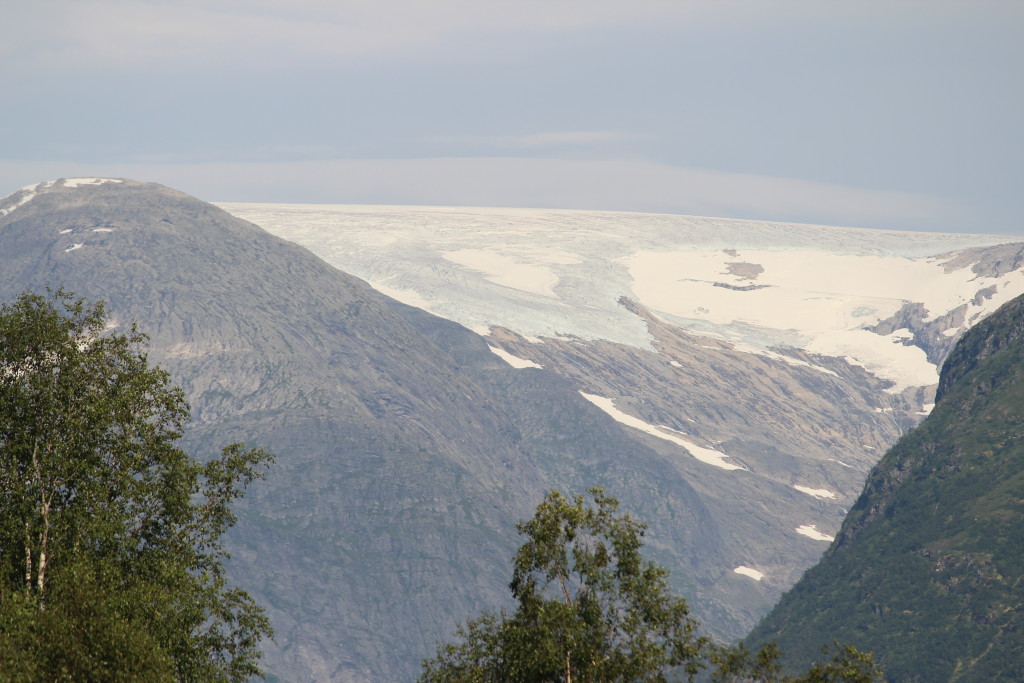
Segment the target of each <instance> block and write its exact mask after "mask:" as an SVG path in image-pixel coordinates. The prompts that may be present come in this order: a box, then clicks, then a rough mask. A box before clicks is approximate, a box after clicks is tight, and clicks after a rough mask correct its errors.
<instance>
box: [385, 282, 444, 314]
mask: <svg viewBox="0 0 1024 683" xmlns="http://www.w3.org/2000/svg"><path fill="white" fill-rule="evenodd" d="M370 286H371V287H373V288H374V289H376V290H377V291H378V292H380V293H381V294H383V295H384V296H389V297H391V298H392V299H394V300H395V301H400V302H402V303H403V304H406V305H407V306H412V307H413V308H421V309H423V310H424V311H427V312H428V313H433V311H431V310H430V306H431V302H430V301H429V300H427V299H426V298H424V297H423V296H422V295H420V293H419V292H416V291H413V290H411V289H398V288H395V287H389V286H388V285H386V284H384V283H382V282H371V283H370Z"/></svg>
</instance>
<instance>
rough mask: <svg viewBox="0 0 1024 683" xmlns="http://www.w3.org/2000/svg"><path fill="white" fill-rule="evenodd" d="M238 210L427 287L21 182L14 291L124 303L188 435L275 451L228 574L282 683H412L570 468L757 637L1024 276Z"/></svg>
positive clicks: (594, 227)
mask: <svg viewBox="0 0 1024 683" xmlns="http://www.w3.org/2000/svg"><path fill="white" fill-rule="evenodd" d="M229 208H231V209H232V211H235V212H236V213H242V214H244V213H245V212H244V211H242V209H239V208H237V207H229ZM339 211H340V212H341V214H343V215H345V216H347V217H348V218H347V219H346V221H347V222H346V221H343V222H342V223H341V224H339V223H338V221H337V216H338V213H339ZM261 212H262V213H261ZM245 215H251V216H253V217H256V218H258V219H259V220H260V221H261V222H265V223H267V224H268V227H270V228H271V229H273V230H275V231H277V232H280V233H281V234H286V233H287V236H288V237H289V238H291V239H295V240H296V241H300V242H302V243H303V244H306V245H307V246H309V247H311V248H314V249H316V250H317V251H318V252H319V254H320V255H321V256H322V257H323V258H324V259H326V260H327V261H329V262H330V263H331V264H332V265H333V266H337V267H340V268H342V270H346V271H348V270H350V268H349V266H347V265H344V263H343V262H344V261H346V260H351V261H352V263H353V266H352V267H351V270H352V271H354V272H355V274H356V275H358V276H360V277H366V278H368V279H369V280H371V281H372V283H373V284H374V286H376V287H377V288H378V289H380V290H381V291H382V292H384V293H386V294H395V295H398V296H399V297H401V298H402V299H403V300H404V301H405V302H406V304H417V305H416V306H413V305H406V304H403V303H399V302H397V301H395V300H393V299H391V298H389V297H388V296H384V294H382V293H380V292H378V291H375V290H374V289H373V288H371V287H370V286H368V285H367V283H366V282H364V281H362V280H359V279H357V277H353V276H352V275H347V274H346V273H344V272H341V271H339V270H337V269H336V268H335V267H332V266H331V265H327V263H325V262H324V261H321V260H320V259H319V258H317V257H316V256H314V255H313V254H311V253H310V252H308V251H306V250H305V249H303V248H301V247H299V246H296V245H295V244H292V243H289V242H285V241H284V240H282V239H279V238H277V237H274V236H271V235H269V234H267V233H266V232H264V231H263V230H261V229H260V228H258V227H256V226H255V225H253V224H252V223H248V222H246V221H244V220H240V219H238V218H236V217H233V216H231V215H229V214H228V213H225V212H224V211H222V210H220V209H218V208H216V207H214V206H212V205H209V204H206V203H204V202H201V201H199V200H197V199H195V198H192V197H189V196H187V195H184V194H182V193H180V192H176V191H173V190H169V189H167V188H164V187H161V186H159V185H154V184H148V183H138V182H134V181H130V180H109V179H89V178H85V179H63V180H59V181H52V182H48V183H41V184H38V185H34V186H30V187H28V188H25V189H23V190H21V191H19V192H16V193H14V194H13V195H11V196H9V197H7V198H6V199H3V200H0V240H2V244H3V246H4V249H3V252H0V298H2V299H4V300H10V299H13V298H14V297H15V296H16V295H17V294H18V293H20V292H21V291H23V290H25V289H35V290H40V289H42V288H43V287H44V286H56V285H59V284H64V285H65V286H67V287H68V288H69V289H72V290H74V291H76V292H78V293H79V294H81V295H83V296H87V297H89V298H92V299H98V298H102V299H105V300H107V301H108V302H109V304H110V310H111V311H112V313H113V315H114V318H115V321H116V322H117V323H118V324H120V325H124V324H126V323H127V322H128V321H130V320H133V319H134V320H138V321H139V323H140V325H141V326H142V328H143V329H145V330H147V331H148V332H150V334H151V335H152V354H151V357H152V358H153V360H154V361H156V362H157V363H159V364H160V365H162V366H164V367H166V368H167V369H168V370H169V371H170V372H171V373H172V375H173V377H174V378H175V380H176V381H177V382H179V383H180V384H181V385H182V386H183V387H184V388H185V390H186V392H187V393H188V396H189V399H190V401H191V403H192V406H193V415H194V422H193V424H192V425H191V426H190V429H189V432H188V437H187V438H188V444H187V445H188V447H189V449H190V450H192V451H193V452H194V453H196V454H200V455H204V454H210V453H213V452H215V451H216V450H217V448H218V446H219V445H221V444H223V443H225V442H228V441H232V440H239V439H244V440H247V441H249V442H250V443H252V444H254V445H261V446H266V447H268V448H270V449H272V450H275V451H276V452H277V453H278V454H279V459H278V464H277V466H276V467H275V468H274V471H273V472H272V473H271V475H270V477H269V480H268V481H267V482H261V483H260V485H259V486H257V487H256V488H255V489H254V490H253V491H252V493H251V495H250V496H247V498H246V499H245V501H244V502H243V505H242V508H241V510H240V516H241V522H240V524H239V526H238V528H237V533H234V534H233V535H232V539H231V542H232V547H233V552H234V554H235V561H234V562H233V564H232V567H231V571H232V573H233V574H234V579H235V580H236V581H237V582H238V583H239V584H240V585H242V586H244V587H245V588H246V589H248V590H250V592H252V593H253V595H254V596H255V597H256V598H257V599H258V600H260V601H261V602H262V603H263V604H265V605H267V606H268V609H269V612H270V616H271V618H272V620H273V622H274V624H275V626H276V628H277V632H278V635H277V641H276V643H275V644H269V645H268V647H267V652H268V664H269V666H270V668H271V670H272V671H273V672H275V673H276V674H278V675H280V676H281V677H282V678H285V679H287V680H298V681H302V680H339V681H379V680H408V679H410V678H412V677H413V676H414V675H415V674H416V672H417V671H418V662H419V661H420V659H421V658H422V657H424V656H425V655H428V654H431V653H432V651H433V647H434V644H435V642H436V641H437V640H440V639H445V638H447V637H449V636H450V635H451V632H452V630H453V628H454V625H455V623H456V622H457V621H460V620H463V619H465V618H467V617H469V616H472V615H474V614H475V613H477V612H478V611H479V610H480V609H481V608H482V607H484V606H487V605H496V604H501V603H502V600H504V599H505V598H506V594H507V589H506V585H507V582H508V580H509V561H510V559H511V556H512V553H513V551H514V549H515V547H516V546H517V545H518V539H517V537H516V534H515V530H514V525H515V523H516V522H517V521H519V520H521V519H525V518H527V517H528V516H529V515H530V514H531V512H532V510H533V508H534V506H535V505H536V504H537V502H539V500H540V499H541V497H542V494H543V492H544V491H546V490H548V489H551V488H560V489H563V490H567V491H583V490H585V489H586V488H588V487H590V486H594V485H600V486H604V487H606V488H607V490H608V491H609V492H610V493H612V494H613V495H616V496H617V497H619V498H620V499H621V500H622V503H623V508H624V510H626V511H628V512H629V513H631V514H633V515H634V516H636V517H637V518H640V519H643V520H646V521H648V522H650V529H649V531H648V534H647V536H646V538H645V540H646V548H647V550H648V552H649V554H650V556H651V559H653V560H655V561H656V562H658V563H659V564H661V565H663V566H665V567H667V568H669V569H670V570H671V571H672V581H673V587H674V589H675V590H676V591H678V592H679V593H681V594H683V595H685V596H687V598H688V599H689V601H690V603H691V605H692V607H693V609H694V612H695V613H696V615H697V617H698V618H700V619H701V621H703V622H704V623H705V625H706V626H707V627H708V628H709V630H710V631H711V632H712V633H713V634H715V635H718V636H720V637H724V638H730V637H739V636H741V635H743V634H744V633H746V631H747V630H748V629H749V628H750V627H751V626H752V625H753V624H754V623H756V621H757V620H758V619H759V618H760V617H761V616H762V615H763V614H765V613H766V612H767V611H768V610H769V609H770V607H771V605H772V604H773V603H774V601H775V600H776V599H777V597H778V596H779V595H780V594H781V593H782V592H783V591H784V590H785V589H787V588H788V587H790V586H791V585H792V583H793V582H794V581H796V580H797V578H798V577H799V575H800V573H801V572H802V571H803V570H804V569H805V568H806V567H808V566H810V565H812V564H813V563H814V562H815V561H817V559H818V558H819V557H820V554H821V552H822V549H823V548H825V547H827V542H828V541H830V540H831V535H832V534H833V533H835V530H836V529H838V527H839V524H840V521H841V519H842V516H843V515H844V513H845V511H846V508H847V507H848V506H849V505H850V504H852V502H853V501H854V500H855V497H856V494H857V492H858V491H859V490H860V489H861V486H862V482H863V476H864V473H866V472H867V470H868V469H869V467H870V466H871V465H872V464H873V463H874V462H875V461H876V459H877V457H878V455H879V454H881V453H882V452H884V451H885V449H886V448H887V447H888V446H889V445H891V444H892V443H893V442H895V441H896V440H897V439H898V438H899V436H900V434H901V433H902V432H903V431H904V430H906V429H908V428H909V427H910V426H912V425H913V424H916V423H917V422H918V421H919V420H920V419H921V415H920V413H923V412H926V411H927V410H928V408H929V407H930V406H929V404H930V403H931V401H932V399H931V395H932V392H933V389H934V385H935V382H936V381H937V373H936V372H935V363H939V362H941V360H942V358H943V357H944V356H945V355H946V353H948V350H949V348H950V347H951V345H952V344H953V343H954V342H955V340H956V338H957V336H958V335H960V334H961V333H962V331H963V330H964V329H967V328H968V327H970V325H972V324H974V323H976V322H977V321H978V320H980V319H981V318H982V317H983V316H984V315H985V314H986V313H987V312H989V311H990V310H992V309H994V307H995V306H997V305H998V303H1001V302H1002V301H1005V300H1007V299H1009V298H1011V297H1012V296H1013V295H1014V294H1015V293H1017V292H1019V291H1024V274H1022V273H1021V271H1020V261H1021V258H1020V255H1021V246H1020V245H1013V244H1002V243H1001V242H1005V241H1006V240H1005V238H1003V239H1000V238H993V237H979V236H937V235H921V234H899V233H879V232H873V231H866V232H864V233H861V232H858V231H854V230H842V229H830V228H819V227H813V226H787V225H778V224H757V223H751V222H737V221H717V220H714V219H696V218H686V217H672V216H647V215H630V214H597V213H589V212H530V211H505V210H477V209H407V208H379V207H378V208H372V207H371V208H365V207H364V208H358V209H351V208H350V209H345V210H338V209H336V208H329V207H328V208H325V207H304V208H303V207H298V208H296V207H292V208H287V207H285V208H278V209H275V210H274V211H270V212H267V211H265V210H264V209H258V210H256V213H251V214H245ZM278 215H281V216H285V217H286V218H287V220H286V221H285V223H288V222H289V221H291V222H290V223H288V225H286V226H284V227H282V223H281V222H280V221H276V219H275V218H274V217H275V216H278ZM296 216H298V217H299V218H301V219H302V220H293V219H294V218H295V217H296ZM285 228H287V230H286V229H285ZM303 235H305V236H303ZM836 244H839V245H840V246H839V247H836V246H835V245H836ZM829 245H832V246H829ZM353 255H355V257H353ZM364 269H365V270H364ZM366 271H369V272H366ZM908 283H909V284H908ZM428 311H430V312H428ZM432 312H433V313H441V314H443V315H441V316H437V315H434V314H432ZM798 313H799V315H797V314H798ZM804 313H809V315H810V317H809V318H808V317H805V316H804ZM806 320H810V321H811V322H810V323H807V322H806ZM469 327H472V328H474V329H476V330H477V331H478V332H481V333H485V335H486V336H484V337H481V336H480V335H478V334H476V333H474V332H473V331H470V329H468V328H469ZM538 366H539V367H538Z"/></svg>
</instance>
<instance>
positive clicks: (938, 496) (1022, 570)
mask: <svg viewBox="0 0 1024 683" xmlns="http://www.w3.org/2000/svg"><path fill="white" fill-rule="evenodd" d="M1022 422H1024V298H1018V299H1016V300H1014V301H1012V302H1010V303H1008V304H1006V305H1004V306H1003V307H1002V308H1000V309H999V310H998V311H997V312H996V313H994V314H993V315H992V316H990V317H989V318H987V319H986V320H984V321H983V322H981V323H979V324H978V325H977V326H975V327H974V328H973V329H972V330H970V331H969V332H968V333H967V334H965V335H964V337H963V338H962V339H961V340H960V342H959V343H958V344H957V346H956V348H955V349H954V351H953V353H952V354H951V355H950V356H949V359H948V361H947V362H946V364H945V366H944V368H943V370H942V379H941V381H940V385H939V395H938V397H937V401H936V406H935V410H934V411H932V413H931V415H929V416H928V418H927V419H926V420H925V421H924V422H923V423H922V424H921V425H920V426H919V427H917V428H916V429H915V430H913V431H912V432H911V433H910V434H908V435H907V436H905V437H904V438H903V439H901V440H900V441H899V443H897V444H896V445H895V446H894V447H893V448H892V449H891V450H890V451H889V452H888V453H887V454H886V455H885V457H884V458H882V460H881V461H880V462H879V463H878V465H877V466H876V467H875V468H874V469H873V470H872V472H871V474H870V476H869V477H868V480H867V484H866V486H865V487H864V491H863V493H862V494H861V496H860V497H859V498H858V500H857V502H856V504H855V505H854V506H853V508H852V509H851V510H850V514H849V515H848V516H847V518H846V520H845V521H844V523H843V526H842V529H841V531H840V533H839V535H838V536H837V538H836V540H835V542H834V543H833V544H832V546H831V547H830V548H829V550H828V552H827V553H826V554H825V557H824V559H823V560H822V561H821V563H820V564H818V565H817V566H815V567H814V568H812V569H810V570H809V571H808V572H807V573H806V575H805V576H804V577H803V579H801V581H800V582H799V583H797V584H796V586H795V587H794V588H793V589H792V590H791V591H790V592H788V593H787V594H786V595H785V596H784V597H783V599H782V601H781V602H780V603H779V605H778V606H777V607H776V608H775V609H774V610H773V611H772V612H771V614H770V615H768V617H767V618H765V620H764V621H762V622H761V624H759V625H758V627H757V628H756V629H755V630H754V631H753V633H752V634H751V635H750V638H749V640H750V641H752V642H754V643H759V642H764V641H766V640H772V639H774V640H777V641H778V642H779V644H780V646H781V647H782V650H783V652H785V653H786V656H787V659H788V661H789V663H790V664H791V665H793V666H795V667H800V666H802V665H804V664H805V663H806V662H807V661H809V660H810V659H811V658H812V657H813V656H814V654H816V649H817V648H818V647H819V645H820V643H821V641H822V640H823V639H825V638H826V637H827V638H832V637H836V638H839V639H841V640H844V641H848V642H850V643H852V644H854V645H856V646H857V647H859V648H862V649H868V650H873V651H874V652H875V655H876V659H877V661H878V662H879V663H880V664H881V665H882V666H883V668H884V669H885V670H886V672H887V674H888V675H889V677H890V678H891V680H896V681H982V680H984V681H1020V680H1022V679H1024V641H1022V640H1021V638H1020V633H1021V629H1022V628H1024V621H1022V619H1024V598H1022V593H1021V586H1022V585H1024V555H1022V549H1024V440H1022V435H1021V424H1022Z"/></svg>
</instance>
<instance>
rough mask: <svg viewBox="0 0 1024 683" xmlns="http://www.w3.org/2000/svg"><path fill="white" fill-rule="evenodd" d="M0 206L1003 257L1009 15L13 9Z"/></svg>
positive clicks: (347, 5)
mask: <svg viewBox="0 0 1024 683" xmlns="http://www.w3.org/2000/svg"><path fill="white" fill-rule="evenodd" d="M0 17H2V21H0V195H3V194H7V193H9V192H12V191H14V190H15V189H17V188H18V187H20V186H22V185H26V184H30V183H34V182H36V181H39V180H44V179H51V178H56V177H60V176H77V175H113V176H127V177H133V178H137V179H139V180H155V181H158V182H162V183H165V184H167V185H171V186H173V187H176V188H178V189H181V190H184V191H186V192H189V193H192V194H194V195H196V196H198V197H200V198H202V199H206V200H210V201H268V202H330V203H379V204H389V203H399V204H465V205H492V206H534V207H559V208H579V209H614V210H627V211H658V212H671V213H689V214H699V215H715V216H729V217H740V218H757V219H766V220H792V221H801V222H817V223H830V224H840V225H854V226H864V227H877V228H901V229H902V228H906V229H923V230H941V231H964V232H991V233H1002V234H1024V223H1022V221H1021V216H1022V215H1024V207H1022V206H1021V204H1022V196H1024V192H1022V189H1021V185H1022V181H1024V164H1022V159H1024V116H1022V114H1021V112H1022V111H1024V85H1022V83H1024V40H1022V38H1021V35H1022V30H1024V2H1022V1H1021V0H998V1H987V0H961V1H959V2H944V1H943V0H926V1H921V2H917V1H916V0H886V1H884V2H876V1H874V0H856V1H845V2H844V1H842V0H807V1H803V0H737V1H731V0H664V1H662V0H543V1H541V0H507V1H506V0H365V1H364V0H32V1H31V2H29V1H27V0H26V1H23V2H10V3H5V7H4V9H3V10H2V13H0Z"/></svg>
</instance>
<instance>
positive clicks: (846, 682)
mask: <svg viewBox="0 0 1024 683" xmlns="http://www.w3.org/2000/svg"><path fill="white" fill-rule="evenodd" d="M821 653H822V654H823V655H828V654H830V653H831V655H832V656H831V658H830V659H828V660H826V661H824V662H818V663H815V664H813V665H812V666H811V668H810V669H808V670H807V671H806V672H804V673H803V674H801V675H799V676H795V677H794V676H787V675H783V674H782V665H781V664H780V663H779V658H780V657H781V656H782V652H781V651H780V650H779V648H778V646H777V645H776V644H775V643H768V644H767V645H765V646H764V647H762V648H761V649H760V650H758V651H757V653H756V654H753V655H752V654H751V653H750V651H749V650H748V649H747V647H746V646H745V645H744V644H743V643H739V644H738V645H736V646H733V647H729V648H721V649H719V650H718V651H717V652H716V653H715V654H714V655H713V656H712V661H713V662H714V663H715V665H716V667H715V671H714V673H713V675H712V676H711V680H712V682H713V683H877V682H878V681H882V680H884V676H883V674H882V672H881V671H879V670H878V668H877V667H876V666H875V658H874V656H873V655H872V654H871V653H870V652H861V651H860V650H858V649H857V648H855V647H854V646H852V645H842V644H840V643H839V642H838V641H833V642H832V650H829V648H828V646H825V647H823V648H822V649H821Z"/></svg>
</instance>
